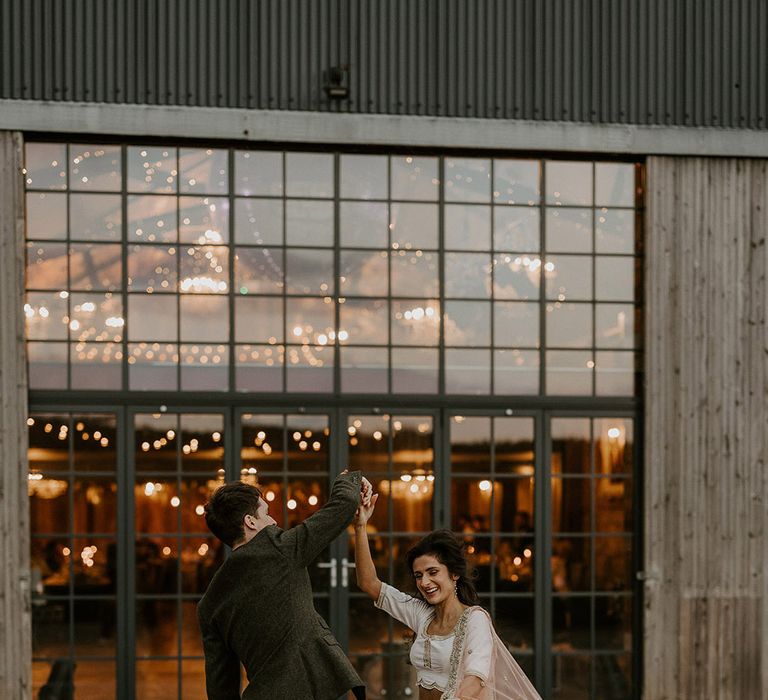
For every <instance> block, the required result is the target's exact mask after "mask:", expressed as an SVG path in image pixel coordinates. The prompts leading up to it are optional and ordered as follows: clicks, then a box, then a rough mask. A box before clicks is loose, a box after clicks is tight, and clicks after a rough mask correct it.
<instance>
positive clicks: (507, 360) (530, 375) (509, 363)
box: [493, 349, 540, 395]
mask: <svg viewBox="0 0 768 700" xmlns="http://www.w3.org/2000/svg"><path fill="white" fill-rule="evenodd" d="M539 364H540V357H539V352H538V350H518V349H513V350H494V351H493V393H494V394H497V395H498V394H512V395H515V394H518V395H529V394H538V393H539Z"/></svg>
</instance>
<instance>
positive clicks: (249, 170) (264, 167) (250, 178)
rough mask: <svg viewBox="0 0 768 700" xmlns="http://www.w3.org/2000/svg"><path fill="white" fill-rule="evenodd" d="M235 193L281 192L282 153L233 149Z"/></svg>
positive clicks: (270, 193)
mask: <svg viewBox="0 0 768 700" xmlns="http://www.w3.org/2000/svg"><path fill="white" fill-rule="evenodd" d="M235 192H236V193H237V194H244V195H247V196H251V195H258V194H261V195H273V196H277V197H279V196H280V195H282V194H283V154H282V153H280V152H279V151H235Z"/></svg>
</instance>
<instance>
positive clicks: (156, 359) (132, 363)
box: [128, 343, 179, 390]
mask: <svg viewBox="0 0 768 700" xmlns="http://www.w3.org/2000/svg"><path fill="white" fill-rule="evenodd" d="M178 363H179V353H178V348H177V347H176V345H175V344H172V343H163V344H162V345H161V344H160V343H151V344H148V343H138V344H129V345H128V384H129V387H130V388H131V389H138V390H173V389H176V388H177V386H178Z"/></svg>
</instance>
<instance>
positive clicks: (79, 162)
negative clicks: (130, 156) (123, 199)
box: [69, 144, 123, 192]
mask: <svg viewBox="0 0 768 700" xmlns="http://www.w3.org/2000/svg"><path fill="white" fill-rule="evenodd" d="M69 158H70V161H69V188H70V189H72V190H101V191H106V192H119V191H120V186H121V183H122V180H123V176H122V167H121V163H122V157H121V152H120V146H104V145H100V146H77V145H74V144H72V145H71V146H70V147H69Z"/></svg>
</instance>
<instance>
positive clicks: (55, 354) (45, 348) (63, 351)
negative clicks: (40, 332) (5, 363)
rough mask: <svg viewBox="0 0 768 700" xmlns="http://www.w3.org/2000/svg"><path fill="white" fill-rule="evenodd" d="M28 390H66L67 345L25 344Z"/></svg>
mask: <svg viewBox="0 0 768 700" xmlns="http://www.w3.org/2000/svg"><path fill="white" fill-rule="evenodd" d="M27 365H28V367H29V388H30V389H66V387H67V344H66V343H33V342H28V343H27Z"/></svg>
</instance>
